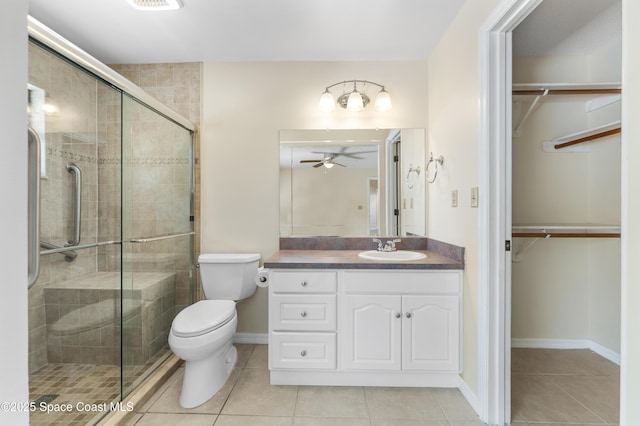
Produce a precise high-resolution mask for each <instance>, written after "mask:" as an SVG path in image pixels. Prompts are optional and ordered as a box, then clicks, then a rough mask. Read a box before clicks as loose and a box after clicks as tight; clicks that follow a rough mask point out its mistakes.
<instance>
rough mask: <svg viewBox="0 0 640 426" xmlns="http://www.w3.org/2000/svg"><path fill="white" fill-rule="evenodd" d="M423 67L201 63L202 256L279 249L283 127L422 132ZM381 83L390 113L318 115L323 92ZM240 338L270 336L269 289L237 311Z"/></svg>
mask: <svg viewBox="0 0 640 426" xmlns="http://www.w3.org/2000/svg"><path fill="white" fill-rule="evenodd" d="M426 76H427V65H426V62H425V61H414V62H393V61H389V62H259V63H206V64H204V71H203V95H202V98H203V104H202V127H201V157H200V158H201V165H202V176H201V182H202V193H201V195H202V242H201V251H202V252H203V253H204V252H222V251H239V252H256V253H260V254H261V255H262V259H263V260H264V259H266V258H267V257H269V256H271V255H272V254H273V253H274V252H276V251H277V250H278V238H279V232H278V230H279V202H278V194H279V130H281V129H326V128H331V129H348V128H359V129H366V128H398V127H400V128H408V127H411V128H426V125H427V77H426ZM354 78H357V79H367V80H372V81H375V82H378V83H381V84H384V85H385V87H386V89H387V90H388V91H389V93H390V95H391V97H392V101H393V109H392V110H391V111H390V112H387V113H379V112H376V111H375V110H374V109H373V108H371V107H369V108H367V109H366V110H365V111H363V112H361V113H357V114H356V113H348V112H347V111H344V110H336V111H334V112H333V113H329V114H325V113H320V112H319V111H318V100H319V99H320V95H321V94H322V92H323V91H324V88H325V87H326V86H328V85H330V84H333V83H336V82H338V81H342V80H347V79H354ZM238 312H239V323H238V332H241V333H266V332H267V291H266V290H264V289H258V291H257V292H256V294H255V295H254V296H253V297H252V298H250V299H248V300H245V301H243V302H242V303H240V304H239V305H238Z"/></svg>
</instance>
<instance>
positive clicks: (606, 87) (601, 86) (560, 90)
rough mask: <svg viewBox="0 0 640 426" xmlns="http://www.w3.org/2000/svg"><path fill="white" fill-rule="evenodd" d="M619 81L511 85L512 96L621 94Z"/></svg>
mask: <svg viewBox="0 0 640 426" xmlns="http://www.w3.org/2000/svg"><path fill="white" fill-rule="evenodd" d="M621 87H622V85H621V84H620V83H619V82H608V83H521V84H514V85H513V86H512V90H513V95H514V96H532V95H533V96H547V95H616V94H621V93H622V89H621Z"/></svg>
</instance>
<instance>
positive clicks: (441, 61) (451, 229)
mask: <svg viewBox="0 0 640 426" xmlns="http://www.w3.org/2000/svg"><path fill="white" fill-rule="evenodd" d="M498 3H499V1H498V0H468V1H467V2H466V3H465V5H464V6H463V7H462V9H461V10H460V13H459V14H458V16H457V17H456V19H455V20H454V22H453V23H452V24H451V26H450V27H449V29H448V31H447V32H446V34H445V35H444V37H443V38H442V40H441V41H440V43H439V44H438V46H437V47H436V48H435V50H434V51H433V53H432V54H431V56H429V127H428V140H429V151H433V154H434V156H437V155H442V156H444V167H442V170H441V172H440V174H439V175H438V179H437V181H436V182H435V183H433V184H431V185H430V186H429V203H428V205H429V212H428V217H429V229H428V231H427V235H428V236H429V237H431V238H435V239H437V240H441V241H446V242H448V243H452V244H456V245H459V246H462V247H464V248H465V249H466V251H465V271H464V288H463V291H464V323H463V329H464V337H463V347H464V352H463V356H464V365H463V368H464V373H463V377H464V380H465V382H466V383H467V385H468V386H469V387H470V388H471V390H473V391H474V392H477V386H478V292H477V288H478V209H476V208H471V207H470V190H471V188H472V187H475V186H477V185H478V140H479V110H478V99H479V79H480V77H479V76H480V72H479V62H478V52H479V43H478V34H479V29H480V25H481V24H482V23H483V22H484V21H485V20H486V19H487V17H488V16H489V14H490V13H491V12H492V11H493V9H494V8H495V7H496V6H497V5H498ZM453 189H457V190H458V207H457V208H452V207H451V202H450V197H451V190H453ZM483 189H484V188H480V193H479V200H480V203H482V202H483V196H482V191H483Z"/></svg>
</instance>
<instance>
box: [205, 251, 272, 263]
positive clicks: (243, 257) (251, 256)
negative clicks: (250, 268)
mask: <svg viewBox="0 0 640 426" xmlns="http://www.w3.org/2000/svg"><path fill="white" fill-rule="evenodd" d="M256 260H260V254H259V253H203V254H201V255H200V256H198V263H249V262H254V261H256Z"/></svg>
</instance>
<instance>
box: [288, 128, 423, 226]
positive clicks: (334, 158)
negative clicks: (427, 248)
mask: <svg viewBox="0 0 640 426" xmlns="http://www.w3.org/2000/svg"><path fill="white" fill-rule="evenodd" d="M425 152H426V141H425V130H424V129H376V130H366V129H358V130H281V131H280V236H281V237H295V236H307V237H308V236H323V237H330V236H336V237H366V236H376V235H382V236H410V235H415V236H425V230H426V216H425V214H426V183H425V181H424V166H425Z"/></svg>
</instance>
